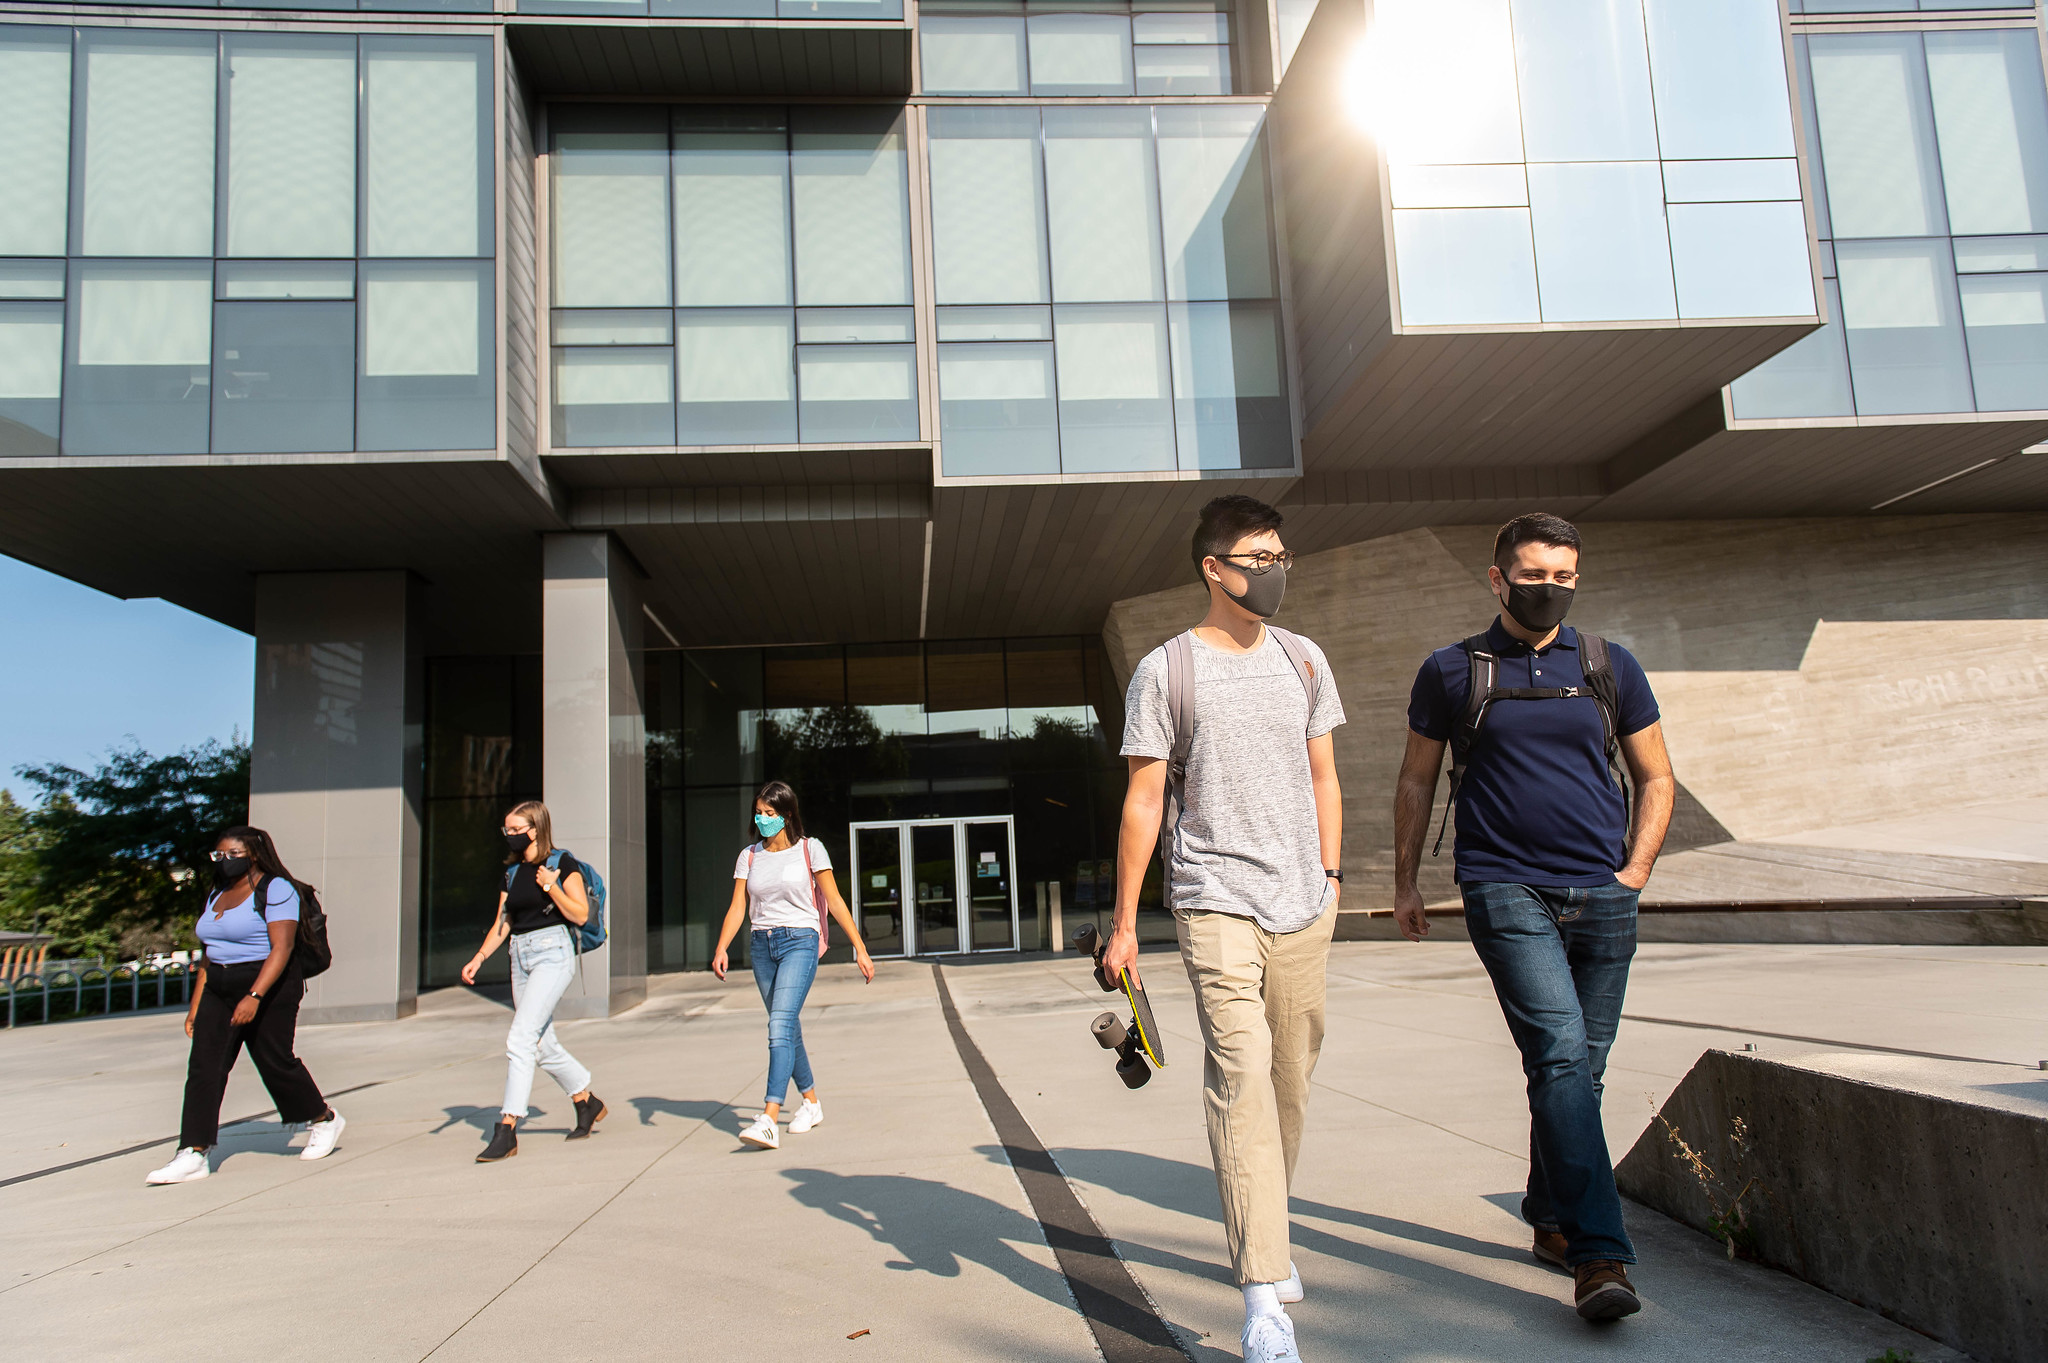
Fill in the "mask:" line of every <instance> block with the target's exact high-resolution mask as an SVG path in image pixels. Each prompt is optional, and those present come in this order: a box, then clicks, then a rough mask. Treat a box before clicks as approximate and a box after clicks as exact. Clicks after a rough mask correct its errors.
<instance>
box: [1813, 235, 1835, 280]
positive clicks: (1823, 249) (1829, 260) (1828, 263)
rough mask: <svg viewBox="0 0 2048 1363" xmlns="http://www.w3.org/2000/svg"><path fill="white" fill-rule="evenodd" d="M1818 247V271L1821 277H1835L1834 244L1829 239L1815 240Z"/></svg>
mask: <svg viewBox="0 0 2048 1363" xmlns="http://www.w3.org/2000/svg"><path fill="white" fill-rule="evenodd" d="M1814 245H1816V246H1818V247H1819V248H1820V273H1821V277H1822V278H1823V279H1833V278H1834V277H1835V244H1834V243H1833V242H1831V241H1820V242H1815V243H1814Z"/></svg>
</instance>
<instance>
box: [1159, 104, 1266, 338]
mask: <svg viewBox="0 0 2048 1363" xmlns="http://www.w3.org/2000/svg"><path fill="white" fill-rule="evenodd" d="M1156 115H1157V118H1158V126H1159V192H1160V215H1161V220H1162V222H1163V224H1164V230H1165V238H1166V289H1167V297H1169V298H1216V299H1220V298H1272V297H1275V296H1276V295H1277V293H1278V289H1277V288H1276V286H1275V282H1274V276H1273V245H1272V237H1273V234H1272V220H1271V218H1270V217H1269V216H1268V214H1267V211H1266V155H1265V139H1264V137H1263V136H1262V135H1261V132H1260V128H1261V125H1262V123H1263V121H1264V111H1263V110H1261V109H1257V108H1242V107H1222V108H1218V107H1213V106H1212V107H1208V108H1201V107H1189V106H1179V107H1168V108H1162V109H1159V110H1157V111H1156Z"/></svg>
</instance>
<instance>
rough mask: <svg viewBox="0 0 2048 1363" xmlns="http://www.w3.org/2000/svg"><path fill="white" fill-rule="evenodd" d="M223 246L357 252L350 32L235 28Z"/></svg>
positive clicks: (276, 252) (244, 251)
mask: <svg viewBox="0 0 2048 1363" xmlns="http://www.w3.org/2000/svg"><path fill="white" fill-rule="evenodd" d="M227 46H228V120H227V126H228V155H227V170H228V186H227V219H228V232H227V254H229V255H231V256H352V255H354V254H355V253H356V40H355V39H354V38H324V37H317V36H312V35H305V34H295V35H292V36H289V37H282V38H280V37H272V36H268V35H256V34H232V35H230V36H229V37H228V40H227Z"/></svg>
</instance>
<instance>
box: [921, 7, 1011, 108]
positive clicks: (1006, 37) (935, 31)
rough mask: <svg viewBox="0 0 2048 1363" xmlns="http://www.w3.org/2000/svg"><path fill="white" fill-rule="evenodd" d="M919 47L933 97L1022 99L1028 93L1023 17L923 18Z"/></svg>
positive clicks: (926, 78) (926, 88) (929, 90)
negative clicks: (991, 96) (1014, 97)
mask: <svg viewBox="0 0 2048 1363" xmlns="http://www.w3.org/2000/svg"><path fill="white" fill-rule="evenodd" d="M917 46H918V51H919V52H920V54H921V55H922V58H923V63H924V90H925V93H926V94H928V95H1021V94H1023V93H1024V91H1025V83H1026V79H1027V77H1026V74H1025V69H1024V21H1023V19H1021V18H1005V17H989V18H983V17H980V16H974V17H967V16H961V15H950V14H933V15H928V16H920V17H919V18H918V21H917Z"/></svg>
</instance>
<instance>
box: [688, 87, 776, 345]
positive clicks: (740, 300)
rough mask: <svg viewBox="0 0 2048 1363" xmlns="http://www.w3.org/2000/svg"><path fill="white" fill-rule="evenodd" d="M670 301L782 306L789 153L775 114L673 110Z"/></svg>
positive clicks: (697, 304) (696, 304) (692, 304)
mask: <svg viewBox="0 0 2048 1363" xmlns="http://www.w3.org/2000/svg"><path fill="white" fill-rule="evenodd" d="M674 171H675V220H676V230H675V235H676V256H675V262H676V302H677V303H679V304H681V305H683V306H684V307H730V306H735V305H754V306H777V307H779V306H782V305H785V304H787V303H788V302H789V301H790V279H789V273H790V270H789V146H788V134H787V132H785V131H784V128H783V118H782V112H781V110H779V109H712V108H704V109H678V110H676V111H675V162H674Z"/></svg>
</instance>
